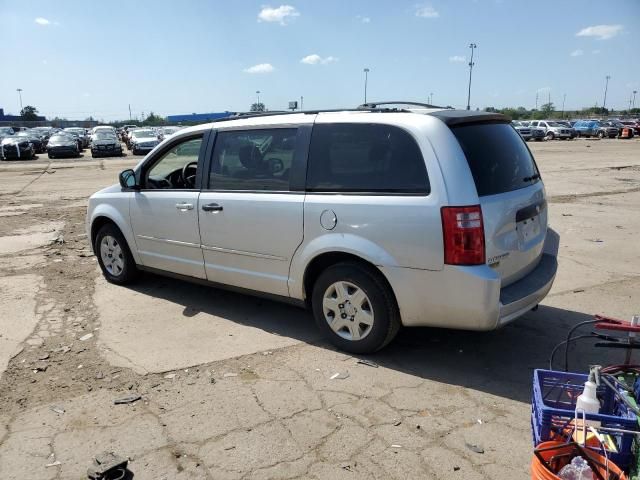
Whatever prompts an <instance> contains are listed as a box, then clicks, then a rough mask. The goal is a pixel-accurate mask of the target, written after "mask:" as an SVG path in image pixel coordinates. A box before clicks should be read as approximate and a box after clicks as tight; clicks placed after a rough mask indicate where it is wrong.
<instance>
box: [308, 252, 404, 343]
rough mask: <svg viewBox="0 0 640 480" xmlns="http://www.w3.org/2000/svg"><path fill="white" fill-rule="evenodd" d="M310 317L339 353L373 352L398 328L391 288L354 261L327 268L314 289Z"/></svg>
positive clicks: (395, 332) (371, 270)
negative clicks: (312, 316)
mask: <svg viewBox="0 0 640 480" xmlns="http://www.w3.org/2000/svg"><path fill="white" fill-rule="evenodd" d="M311 303H312V308H313V314H314V317H315V320H316V323H317V324H318V327H319V328H320V330H321V331H322V332H323V333H324V335H325V336H326V337H327V338H328V340H329V341H330V342H331V343H333V344H334V345H335V346H336V347H338V348H339V349H341V350H345V351H348V352H351V353H373V352H375V351H377V350H380V349H381V348H383V347H385V346H386V345H387V344H388V343H389V342H390V341H391V340H393V338H394V337H395V336H396V334H397V333H398V330H399V329H400V314H399V311H398V306H397V304H396V301H395V298H394V296H393V292H392V291H391V288H390V287H389V286H388V285H387V283H386V282H385V281H384V279H383V278H382V276H381V275H380V273H378V272H376V271H375V270H373V269H372V268H368V267H366V266H364V265H361V264H359V263H356V262H343V263H338V264H335V265H332V266H330V267H328V268H327V269H326V270H325V271H324V272H322V273H321V274H320V276H319V277H318V279H317V280H316V282H315V284H314V286H313V293H312V297H311Z"/></svg>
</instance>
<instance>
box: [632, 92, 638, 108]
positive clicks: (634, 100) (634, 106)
mask: <svg viewBox="0 0 640 480" xmlns="http://www.w3.org/2000/svg"><path fill="white" fill-rule="evenodd" d="M636 93H638V91H637V90H634V91H633V106H632V107H631V108H636Z"/></svg>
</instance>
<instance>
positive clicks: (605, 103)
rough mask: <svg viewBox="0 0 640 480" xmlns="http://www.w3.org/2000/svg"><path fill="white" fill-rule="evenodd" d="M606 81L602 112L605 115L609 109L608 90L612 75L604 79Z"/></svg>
mask: <svg viewBox="0 0 640 480" xmlns="http://www.w3.org/2000/svg"><path fill="white" fill-rule="evenodd" d="M604 78H605V79H606V83H605V84H604V100H603V101H602V111H603V113H604V109H605V108H607V89H608V88H609V79H610V78H611V76H610V75H607V76H606V77H604Z"/></svg>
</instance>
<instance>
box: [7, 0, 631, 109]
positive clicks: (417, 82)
mask: <svg viewBox="0 0 640 480" xmlns="http://www.w3.org/2000/svg"><path fill="white" fill-rule="evenodd" d="M0 26H1V28H0V45H2V48H1V49H0V65H2V67H0V108H4V110H5V113H17V112H18V111H19V109H20V108H19V105H20V104H19V98H18V93H17V91H16V89H17V88H21V89H22V99H23V104H24V105H34V106H36V108H37V109H38V110H39V112H40V113H41V114H44V115H46V116H47V117H50V118H51V117H54V116H59V117H63V118H68V119H84V118H86V117H88V116H93V117H94V118H97V119H104V120H108V121H112V120H118V119H123V120H124V119H128V118H129V105H130V106H131V111H132V115H133V118H137V117H140V116H141V115H143V114H145V115H146V114H148V113H149V112H150V111H153V112H155V113H157V114H160V115H170V114H184V113H192V112H197V113H207V112H220V111H225V110H229V111H245V110H248V109H249V107H250V105H251V103H253V102H255V101H256V98H257V94H256V91H260V92H261V93H260V100H261V101H262V102H264V103H265V105H266V107H267V108H268V109H270V110H278V109H286V108H287V106H288V102H289V101H292V100H298V101H300V97H301V96H303V97H304V103H303V106H304V108H305V109H318V108H342V107H349V108H351V107H355V106H357V105H359V104H360V103H362V102H363V100H364V83H365V74H364V71H363V69H364V68H368V69H369V70H370V71H369V73H368V85H367V99H368V100H369V101H376V100H377V101H384V100H394V101H395V100H412V101H419V102H428V101H429V99H430V98H431V99H432V101H433V103H434V104H436V105H451V106H454V107H459V108H464V107H465V106H466V102H467V87H468V80H469V65H468V63H469V57H470V49H469V44H470V43H475V44H476V45H477V48H476V49H475V51H474V62H475V66H474V68H473V82H472V91H471V106H472V108H477V107H479V108H480V109H482V108H485V107H489V106H493V107H498V108H500V107H507V106H511V107H518V106H524V107H527V108H533V107H534V106H535V102H536V93H537V94H538V103H539V105H542V104H543V103H546V102H547V101H548V99H549V98H550V99H551V101H552V102H554V104H555V105H556V107H557V108H560V107H561V106H562V102H563V97H564V95H565V94H566V105H565V106H566V109H576V108H582V107H587V106H593V105H595V104H596V103H597V104H598V106H602V102H603V97H604V90H605V82H606V80H605V77H606V76H607V75H609V76H610V80H609V85H608V92H607V103H606V106H607V107H614V108H616V109H623V108H627V107H628V105H629V100H630V97H631V94H632V91H633V90H639V91H640V0H617V1H612V0H597V1H596V0H562V1H561V0H535V1H532V0H454V1H452V0H447V1H445V0H440V1H429V2H415V1H400V0H397V1H393V0H388V1H382V0H304V1H294V0H284V2H283V3H280V2H273V1H271V2H270V1H269V0H259V1H252V0H234V1H232V0H227V1H222V0H208V1H207V0H181V1H178V0H174V1H170V0H153V1H151V0H136V1H135V2H133V1H124V0H110V1H107V2H98V1H89V0H84V1H80V0H20V1H16V0H0ZM636 106H640V95H638V97H637V100H636Z"/></svg>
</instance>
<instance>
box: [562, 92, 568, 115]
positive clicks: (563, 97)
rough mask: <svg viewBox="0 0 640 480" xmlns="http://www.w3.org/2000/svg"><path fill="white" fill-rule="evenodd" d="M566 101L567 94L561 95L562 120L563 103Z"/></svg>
mask: <svg viewBox="0 0 640 480" xmlns="http://www.w3.org/2000/svg"><path fill="white" fill-rule="evenodd" d="M566 99H567V94H566V93H565V94H563V95H562V118H564V102H565V100H566Z"/></svg>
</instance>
